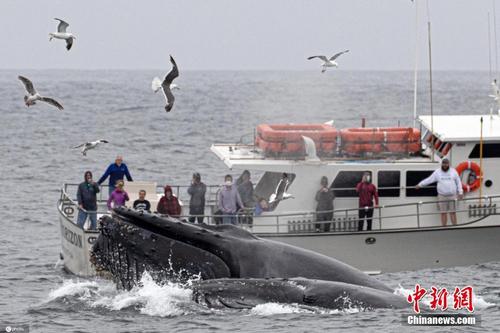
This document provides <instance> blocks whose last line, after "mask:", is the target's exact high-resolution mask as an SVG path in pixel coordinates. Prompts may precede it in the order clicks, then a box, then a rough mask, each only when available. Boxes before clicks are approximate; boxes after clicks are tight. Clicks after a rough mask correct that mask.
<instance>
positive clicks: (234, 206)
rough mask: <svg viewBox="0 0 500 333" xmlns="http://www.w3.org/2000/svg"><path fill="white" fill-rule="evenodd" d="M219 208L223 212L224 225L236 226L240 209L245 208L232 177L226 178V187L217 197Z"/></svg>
mask: <svg viewBox="0 0 500 333" xmlns="http://www.w3.org/2000/svg"><path fill="white" fill-rule="evenodd" d="M217 206H218V208H219V210H220V211H221V212H222V224H236V213H237V212H238V209H239V208H240V209H241V208H245V206H244V205H243V202H242V201H241V197H240V194H239V193H238V189H237V188H236V185H234V184H233V177H232V176H231V175H226V176H225V177H224V185H222V187H221V189H220V190H219V194H218V196H217Z"/></svg>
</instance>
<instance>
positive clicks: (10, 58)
mask: <svg viewBox="0 0 500 333" xmlns="http://www.w3.org/2000/svg"><path fill="white" fill-rule="evenodd" d="M492 1H494V0H475V1H474V0H468V1H465V0H431V1H429V3H430V13H431V20H432V42H433V43H432V49H433V67H434V68H435V69H438V70H439V69H441V70H443V69H451V70H477V69H480V70H488V20H487V15H488V11H489V12H490V13H491V17H492V19H491V21H492V27H493V5H492ZM417 2H418V7H419V8H420V11H419V13H420V14H419V15H420V24H419V26H420V28H419V31H420V43H419V48H420V52H419V61H420V66H427V53H426V52H427V39H426V38H427V37H426V36H427V35H426V29H427V26H426V20H427V18H426V10H425V7H426V6H425V4H426V3H425V0H417ZM496 7H497V11H498V7H500V3H497V4H496ZM54 17H59V18H62V19H65V20H66V21H67V22H69V24H70V27H69V29H68V31H71V32H73V33H74V34H75V35H76V37H77V39H76V41H75V43H74V45H73V49H72V50H71V51H69V52H67V51H66V49H65V43H64V41H61V40H55V41H54V40H53V41H52V42H50V43H49V41H48V33H49V32H52V31H55V30H56V25H57V22H56V21H54V20H53V18H54ZM498 20H499V22H498V25H500V16H498ZM499 28H500V27H498V28H497V30H498V29H499ZM498 38H499V39H500V33H499V35H498ZM492 40H493V34H492ZM414 47H415V4H414V3H412V2H411V1H410V0H345V1H344V0H343V1H333V0H325V1H323V0H317V1H316V0H309V1H307V0H300V1H298V0H213V1H212V0H177V1H169V0H141V1H138V0H114V1H112V0H85V1H83V0H80V1H76V0H75V1H68V0H50V1H49V0H46V1H41V0H22V1H21V0H0V68H3V69H14V68H34V69H44V68H75V69H101V68H109V69H112V68H119V69H150V68H165V67H168V66H170V65H169V64H168V54H169V53H171V54H173V55H174V57H175V58H176V60H177V63H178V64H179V66H180V67H181V68H182V69H184V70H203V69H206V70H211V69H218V70H219V69H236V70H253V69H265V70H269V69H278V70H290V69H297V70H308V69H309V70H315V69H318V68H319V65H320V63H319V60H318V59H315V60H311V61H308V60H306V59H305V58H306V57H307V56H309V55H315V54H322V53H324V54H328V55H331V54H333V53H336V52H338V51H341V50H344V49H350V50H351V52H350V53H348V54H346V55H343V56H342V57H341V58H339V63H340V66H341V69H348V70H358V69H359V70H367V69H374V70H407V69H413V66H414V65H413V64H414V58H415V52H414ZM492 49H493V51H492V54H493V56H494V46H492ZM494 64H495V59H494V58H493V66H494Z"/></svg>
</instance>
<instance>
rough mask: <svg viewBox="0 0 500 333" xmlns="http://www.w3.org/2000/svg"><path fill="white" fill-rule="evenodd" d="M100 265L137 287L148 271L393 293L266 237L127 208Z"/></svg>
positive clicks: (108, 222) (108, 225)
mask: <svg viewBox="0 0 500 333" xmlns="http://www.w3.org/2000/svg"><path fill="white" fill-rule="evenodd" d="M101 225H102V229H101V234H100V235H99V237H98V239H97V241H96V243H95V245H94V249H93V252H94V255H95V258H96V260H97V261H96V262H97V264H98V266H100V268H101V269H105V270H108V271H110V272H111V273H112V274H113V275H114V276H115V278H116V279H118V280H119V281H120V282H121V284H122V285H123V286H124V287H125V288H131V287H132V286H133V285H134V283H135V282H137V281H138V280H139V279H140V277H141V275H142V272H143V271H144V270H147V271H149V272H159V273H158V274H160V275H162V274H166V275H168V274H169V273H170V272H172V271H175V272H178V271H182V272H183V273H184V274H186V275H198V274H199V276H200V277H201V278H202V279H217V278H294V277H303V278H307V279H317V280H326V281H337V282H345V283H349V284H354V285H359V286H365V287H370V288H374V289H379V290H384V291H391V289H390V288H389V287H387V286H385V285H384V284H383V283H381V282H379V281H378V280H376V279H375V278H374V277H371V276H369V275H367V274H365V273H363V272H361V271H360V270H358V269H356V268H354V267H352V266H349V265H347V264H345V263H343V262H340V261H338V260H335V259H333V258H330V257H327V256H324V255H322V254H319V253H316V252H312V251H309V250H305V249H302V248H298V247H295V246H291V245H288V244H284V243H280V242H275V241H271V240H267V239H262V238H259V237H256V236H254V235H253V234H251V233H249V232H247V231H245V230H243V229H241V228H239V227H236V226H232V225H218V226H209V225H205V224H191V223H184V222H180V221H179V220H177V219H173V218H164V217H159V216H157V215H154V214H149V213H146V212H138V211H135V210H131V209H127V208H123V207H120V208H116V209H114V210H113V214H112V217H109V216H104V217H103V218H102V219H101Z"/></svg>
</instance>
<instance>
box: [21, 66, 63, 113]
mask: <svg viewBox="0 0 500 333" xmlns="http://www.w3.org/2000/svg"><path fill="white" fill-rule="evenodd" d="M17 78H18V79H19V80H21V82H22V83H23V84H24V89H26V92H27V93H28V95H25V96H24V104H26V106H27V107H30V106H31V105H35V104H36V101H42V102H45V103H49V104H50V105H52V106H55V107H56V108H58V109H59V110H64V108H63V106H62V105H61V104H60V103H59V102H58V101H56V100H55V99H53V98H50V97H43V96H41V95H40V94H39V93H38V92H37V91H36V89H35V88H34V87H33V82H31V81H30V80H29V79H27V78H25V77H24V76H21V75H19V76H18V77H17Z"/></svg>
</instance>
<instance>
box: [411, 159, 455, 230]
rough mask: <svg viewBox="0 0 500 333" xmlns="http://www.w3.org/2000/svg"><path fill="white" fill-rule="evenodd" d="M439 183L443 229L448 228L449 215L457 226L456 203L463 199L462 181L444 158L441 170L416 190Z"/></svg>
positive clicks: (419, 184) (423, 181) (422, 182)
mask: <svg viewBox="0 0 500 333" xmlns="http://www.w3.org/2000/svg"><path fill="white" fill-rule="evenodd" d="M436 182H437V192H438V201H439V202H438V209H439V211H440V212H441V224H442V225H443V227H445V226H446V222H447V213H450V219H451V223H452V224H453V225H456V224H457V214H456V212H455V211H456V205H455V202H456V200H457V196H458V199H462V197H463V193H464V192H463V190H462V181H461V180H460V177H459V176H458V173H457V170H455V169H454V168H450V161H449V160H448V159H447V158H443V160H442V161H441V168H439V169H437V170H436V171H434V172H433V173H432V175H430V176H429V177H427V178H425V179H424V180H422V181H421V182H420V183H418V185H417V186H416V187H415V189H417V190H418V189H419V188H421V187H422V186H427V185H429V184H432V183H436Z"/></svg>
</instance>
